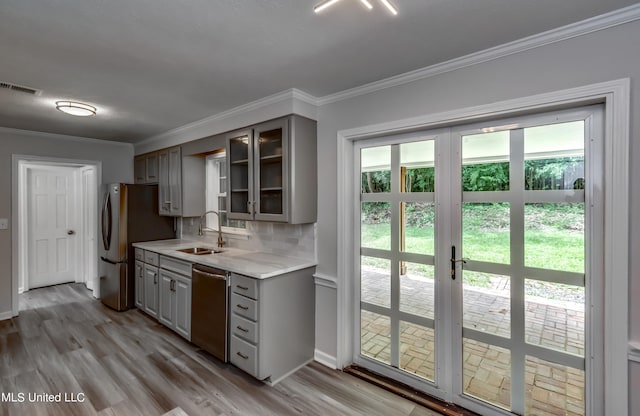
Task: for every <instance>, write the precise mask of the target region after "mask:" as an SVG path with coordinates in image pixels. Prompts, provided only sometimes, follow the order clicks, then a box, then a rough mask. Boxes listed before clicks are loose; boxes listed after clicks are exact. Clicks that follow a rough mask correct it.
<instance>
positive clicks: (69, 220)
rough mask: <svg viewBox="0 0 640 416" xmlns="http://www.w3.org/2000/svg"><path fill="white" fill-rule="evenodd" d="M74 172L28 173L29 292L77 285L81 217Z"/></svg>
mask: <svg viewBox="0 0 640 416" xmlns="http://www.w3.org/2000/svg"><path fill="white" fill-rule="evenodd" d="M74 170H75V169H74V168H63V167H60V168H57V167H47V168H44V167H43V168H32V169H29V171H28V185H27V186H28V191H27V192H28V193H27V195H28V217H29V220H28V236H29V237H28V245H29V253H28V257H29V260H28V264H29V271H28V274H27V288H29V289H33V288H37V287H43V286H50V285H56V284H60V283H66V282H75V281H76V278H77V271H78V270H77V257H76V256H77V252H78V250H77V242H76V241H77V235H76V230H77V226H78V225H79V224H78V223H77V218H76V217H77V216H76V213H75V212H74V211H75V206H76V205H75V198H76V188H75V186H74Z"/></svg>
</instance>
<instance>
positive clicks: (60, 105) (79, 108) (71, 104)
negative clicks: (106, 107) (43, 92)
mask: <svg viewBox="0 0 640 416" xmlns="http://www.w3.org/2000/svg"><path fill="white" fill-rule="evenodd" d="M56 108H57V109H58V110H60V111H62V112H63V113H67V114H71V115H72V116H81V117H86V116H95V115H96V111H97V110H96V108H95V107H93V106H91V105H89V104H84V103H78V102H75V101H56Z"/></svg>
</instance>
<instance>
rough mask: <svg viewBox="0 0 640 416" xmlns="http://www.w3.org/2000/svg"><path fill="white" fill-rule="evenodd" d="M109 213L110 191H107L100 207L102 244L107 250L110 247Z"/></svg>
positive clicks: (110, 220)
mask: <svg viewBox="0 0 640 416" xmlns="http://www.w3.org/2000/svg"><path fill="white" fill-rule="evenodd" d="M111 214H112V213H111V193H110V192H109V191H107V193H106V194H105V197H104V205H103V207H102V244H103V245H104V249H105V251H109V249H110V248H111V225H112V223H111V222H112V218H111Z"/></svg>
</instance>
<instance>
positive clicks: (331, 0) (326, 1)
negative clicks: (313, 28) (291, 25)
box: [313, 0, 340, 13]
mask: <svg viewBox="0 0 640 416" xmlns="http://www.w3.org/2000/svg"><path fill="white" fill-rule="evenodd" d="M339 1H340V0H324V1H323V2H321V3H320V4H318V5H317V6H316V7H314V8H313V11H314V12H316V13H320V12H321V11H323V10H324V9H326V8H327V7H329V6H331V5H333V4H335V3H337V2H339Z"/></svg>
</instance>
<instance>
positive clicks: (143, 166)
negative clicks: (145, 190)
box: [133, 152, 158, 184]
mask: <svg viewBox="0 0 640 416" xmlns="http://www.w3.org/2000/svg"><path fill="white" fill-rule="evenodd" d="M133 170H134V173H135V183H137V184H154V183H158V152H152V153H147V154H144V155H139V156H136V157H135V159H134V160H133Z"/></svg>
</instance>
